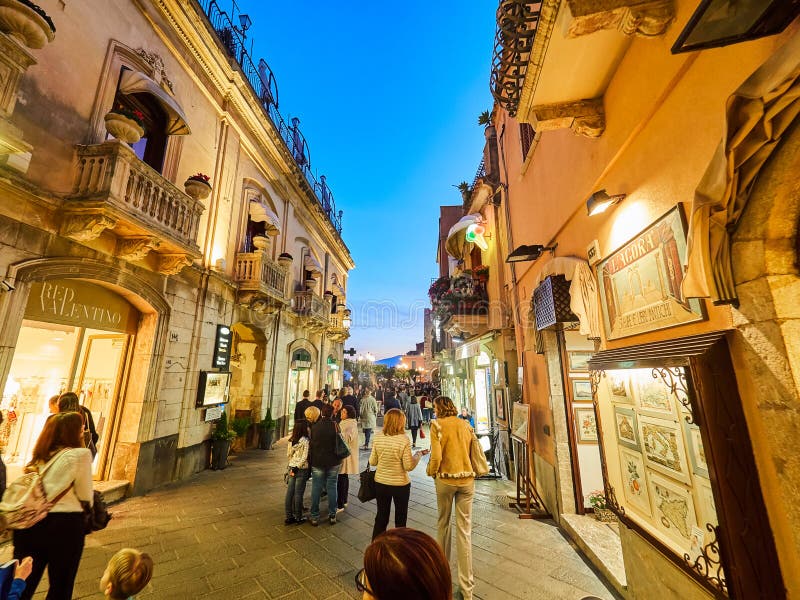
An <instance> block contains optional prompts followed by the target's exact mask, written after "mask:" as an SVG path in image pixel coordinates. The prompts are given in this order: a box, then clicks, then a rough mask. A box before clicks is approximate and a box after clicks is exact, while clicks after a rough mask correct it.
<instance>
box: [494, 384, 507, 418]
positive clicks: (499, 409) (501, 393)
mask: <svg viewBox="0 0 800 600" xmlns="http://www.w3.org/2000/svg"><path fill="white" fill-rule="evenodd" d="M494 410H495V415H496V416H497V420H498V421H505V420H506V394H505V390H504V389H503V388H501V387H497V388H495V389H494Z"/></svg>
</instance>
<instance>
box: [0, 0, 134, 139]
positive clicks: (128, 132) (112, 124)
mask: <svg viewBox="0 0 800 600" xmlns="http://www.w3.org/2000/svg"><path fill="white" fill-rule="evenodd" d="M1 1H2V0H0V2H1ZM105 121H106V131H108V133H110V134H111V135H113V136H114V137H115V138H117V139H118V140H120V141H122V142H125V143H126V144H135V143H136V142H138V141H139V140H140V139H142V136H143V135H144V129H143V128H142V126H141V125H139V124H138V123H137V122H136V121H134V120H133V119H129V118H128V117H126V116H125V115H121V114H119V113H115V112H113V111H112V112H110V113H107V114H106V116H105Z"/></svg>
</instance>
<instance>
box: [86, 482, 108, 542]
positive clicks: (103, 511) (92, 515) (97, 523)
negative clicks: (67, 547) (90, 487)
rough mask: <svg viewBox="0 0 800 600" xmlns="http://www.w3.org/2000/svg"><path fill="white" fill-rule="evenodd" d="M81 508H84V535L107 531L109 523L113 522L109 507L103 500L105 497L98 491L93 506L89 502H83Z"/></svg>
mask: <svg viewBox="0 0 800 600" xmlns="http://www.w3.org/2000/svg"><path fill="white" fill-rule="evenodd" d="M81 507H82V508H83V531H84V533H87V534H88V533H92V532H93V531H100V530H101V529H105V528H106V525H108V522H109V521H110V520H111V513H109V512H108V506H107V505H106V503H105V501H104V500H103V496H101V495H100V492H98V491H97V490H95V491H94V496H93V500H92V505H91V506H90V505H89V503H88V502H85V501H83V500H81Z"/></svg>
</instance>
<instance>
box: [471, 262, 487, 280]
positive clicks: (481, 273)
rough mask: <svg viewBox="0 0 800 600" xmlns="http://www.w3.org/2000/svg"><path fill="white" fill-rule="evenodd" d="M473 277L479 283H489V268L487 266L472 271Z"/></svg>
mask: <svg viewBox="0 0 800 600" xmlns="http://www.w3.org/2000/svg"><path fill="white" fill-rule="evenodd" d="M472 276H473V277H474V278H475V279H477V280H478V281H488V280H489V267H487V266H485V265H481V266H479V267H475V268H474V269H472Z"/></svg>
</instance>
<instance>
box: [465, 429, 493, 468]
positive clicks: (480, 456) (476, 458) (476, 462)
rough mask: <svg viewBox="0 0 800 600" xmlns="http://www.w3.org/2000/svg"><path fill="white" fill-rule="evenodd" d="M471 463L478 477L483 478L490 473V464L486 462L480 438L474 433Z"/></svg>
mask: <svg viewBox="0 0 800 600" xmlns="http://www.w3.org/2000/svg"><path fill="white" fill-rule="evenodd" d="M469 462H470V464H471V465H472V470H473V471H474V472H475V475H476V476H477V477H483V476H484V475H486V474H487V473H489V463H488V462H486V454H485V453H484V451H483V447H482V446H481V443H480V442H479V441H478V437H477V436H476V435H475V434H474V433H473V434H472V440H471V441H470V443H469Z"/></svg>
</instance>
